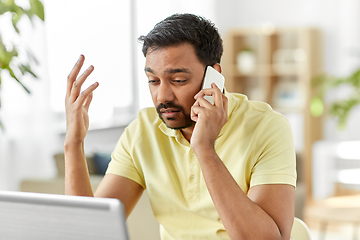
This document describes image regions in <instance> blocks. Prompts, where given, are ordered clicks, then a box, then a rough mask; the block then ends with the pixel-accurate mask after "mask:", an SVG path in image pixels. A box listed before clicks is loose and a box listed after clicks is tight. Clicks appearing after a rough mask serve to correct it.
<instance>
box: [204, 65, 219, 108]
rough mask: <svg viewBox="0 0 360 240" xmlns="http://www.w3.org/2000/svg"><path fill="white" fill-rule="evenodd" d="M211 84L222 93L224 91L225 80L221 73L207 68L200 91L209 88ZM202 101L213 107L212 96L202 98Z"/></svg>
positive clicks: (209, 67)
mask: <svg viewBox="0 0 360 240" xmlns="http://www.w3.org/2000/svg"><path fill="white" fill-rule="evenodd" d="M212 83H215V84H216V86H217V87H218V88H219V89H220V91H221V92H222V91H223V89H224V84H225V78H224V76H223V75H222V74H221V73H219V72H218V71H217V70H215V69H214V68H213V67H211V66H207V67H206V72H205V77H204V80H203V85H202V88H201V89H206V88H211V84H212ZM204 99H206V100H207V101H208V102H210V103H211V104H213V105H214V99H213V97H212V96H204Z"/></svg>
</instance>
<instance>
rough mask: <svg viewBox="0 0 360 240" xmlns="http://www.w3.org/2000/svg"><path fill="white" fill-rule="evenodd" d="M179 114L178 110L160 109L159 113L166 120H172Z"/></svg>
mask: <svg viewBox="0 0 360 240" xmlns="http://www.w3.org/2000/svg"><path fill="white" fill-rule="evenodd" d="M179 112H180V110H179V109H172V108H170V109H169V108H167V109H160V113H161V114H162V115H163V116H164V117H166V118H174V117H175V116H176V115H177V114H178V113H179Z"/></svg>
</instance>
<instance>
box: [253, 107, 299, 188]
mask: <svg viewBox="0 0 360 240" xmlns="http://www.w3.org/2000/svg"><path fill="white" fill-rule="evenodd" d="M253 160H254V165H253V169H252V174H251V181H250V187H252V186H255V185H261V184H289V185H293V186H296V177H297V176H296V156H295V149H294V140H293V135H292V132H291V127H290V124H289V122H288V120H287V119H286V118H284V117H283V116H282V115H280V114H277V113H272V114H271V115H270V116H268V117H267V118H266V119H265V120H264V122H263V123H262V125H261V126H260V128H259V130H258V132H257V136H256V145H255V153H254V159H253Z"/></svg>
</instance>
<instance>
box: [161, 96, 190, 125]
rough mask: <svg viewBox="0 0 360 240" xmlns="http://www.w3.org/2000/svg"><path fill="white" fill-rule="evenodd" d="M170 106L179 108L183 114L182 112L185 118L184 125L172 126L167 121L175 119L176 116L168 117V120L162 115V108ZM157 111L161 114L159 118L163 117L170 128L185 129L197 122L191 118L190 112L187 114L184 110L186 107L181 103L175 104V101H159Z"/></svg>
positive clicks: (162, 119)
mask: <svg viewBox="0 0 360 240" xmlns="http://www.w3.org/2000/svg"><path fill="white" fill-rule="evenodd" d="M168 108H171V109H176V110H178V111H179V112H180V113H181V114H182V118H183V120H184V123H183V124H182V125H179V126H175V127H171V126H169V125H168V124H167V122H166V121H174V120H175V118H166V120H165V119H164V118H163V117H162V116H161V112H160V110H161V109H168ZM156 112H157V113H158V115H159V118H160V119H161V121H163V123H165V125H166V126H167V127H168V128H171V129H174V130H181V129H185V128H188V127H191V126H193V125H194V124H195V122H194V121H193V120H191V118H190V115H189V114H186V113H185V111H184V108H183V107H182V106H181V105H177V104H174V103H173V102H167V103H165V104H164V103H159V104H158V105H157V107H156Z"/></svg>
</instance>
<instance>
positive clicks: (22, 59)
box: [0, 0, 44, 129]
mask: <svg viewBox="0 0 360 240" xmlns="http://www.w3.org/2000/svg"><path fill="white" fill-rule="evenodd" d="M29 4H30V7H29V8H27V9H25V8H22V7H20V6H19V5H17V4H16V3H15V0H0V16H2V18H4V17H9V18H11V21H12V26H13V27H14V30H15V32H16V33H17V34H18V35H20V30H19V28H18V26H17V24H18V22H19V21H20V20H21V19H22V18H23V16H27V17H28V18H29V19H30V21H32V20H33V18H34V17H35V16H36V17H38V18H40V19H41V20H42V21H44V6H43V4H42V3H41V2H40V0H29ZM1 34H2V33H1V32H0V91H1V81H2V75H3V73H4V71H7V72H8V73H9V74H10V76H11V78H12V79H14V80H15V81H16V82H18V83H19V84H20V85H21V86H22V87H23V89H24V90H25V91H26V92H27V93H30V91H29V89H28V88H27V87H26V86H25V85H24V84H23V83H22V81H21V77H22V76H23V75H25V74H26V73H28V74H31V75H32V76H33V77H34V78H37V76H36V74H35V73H34V72H33V71H32V69H31V66H30V63H31V62H34V63H36V64H37V63H38V62H37V60H36V58H35V56H34V55H33V54H32V53H31V51H30V50H28V49H26V53H27V54H26V55H27V56H22V54H19V52H20V51H19V50H20V49H21V48H24V47H23V46H16V45H15V44H12V43H11V44H6V45H5V43H4V42H3V38H2V35H1ZM0 107H1V99H0ZM0 128H1V129H3V125H2V123H1V119H0Z"/></svg>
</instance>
